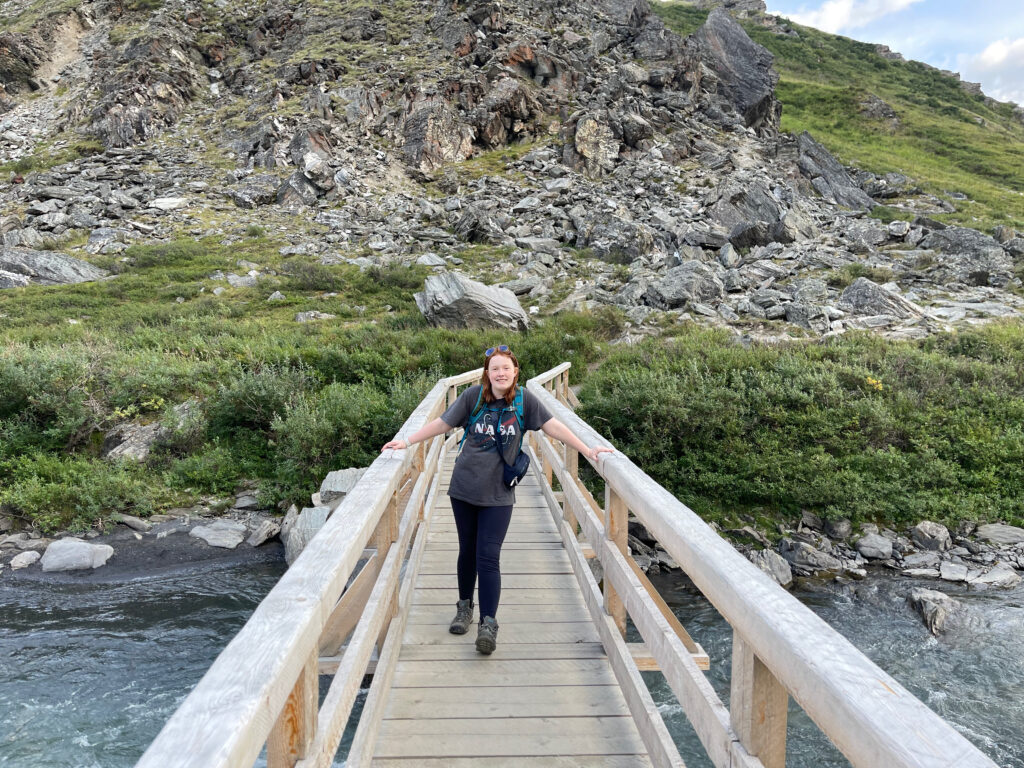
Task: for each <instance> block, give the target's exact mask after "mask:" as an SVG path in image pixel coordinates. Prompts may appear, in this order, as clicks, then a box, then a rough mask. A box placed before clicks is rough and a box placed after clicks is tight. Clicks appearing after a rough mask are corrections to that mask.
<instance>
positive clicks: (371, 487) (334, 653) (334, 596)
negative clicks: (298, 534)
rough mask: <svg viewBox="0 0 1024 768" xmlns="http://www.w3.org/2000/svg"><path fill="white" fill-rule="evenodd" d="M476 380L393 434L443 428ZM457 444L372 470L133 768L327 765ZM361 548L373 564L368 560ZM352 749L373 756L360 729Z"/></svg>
mask: <svg viewBox="0 0 1024 768" xmlns="http://www.w3.org/2000/svg"><path fill="white" fill-rule="evenodd" d="M480 375H481V371H480V370H476V371H471V372H469V373H466V374H463V375H461V376H454V377H451V378H448V379H442V380H441V381H439V382H438V383H437V384H436V385H435V386H434V388H433V389H432V390H431V391H430V393H429V394H428V395H427V396H426V397H425V398H424V399H423V401H422V402H421V403H420V405H419V406H418V407H417V408H416V410H415V411H414V412H413V414H412V415H411V416H410V417H409V419H408V420H407V421H406V422H405V424H404V425H403V427H402V429H401V431H400V432H399V434H400V435H409V434H411V433H412V432H414V431H415V430H417V429H419V428H420V427H421V426H423V425H424V424H426V423H428V422H429V421H431V420H433V419H434V418H436V417H437V416H439V415H440V414H441V413H442V412H443V411H444V409H445V407H446V406H447V405H448V404H450V403H451V402H453V401H454V399H455V397H456V395H457V393H458V388H459V387H460V386H463V385H465V384H467V383H470V382H475V381H478V380H479V378H480ZM452 443H453V438H448V439H447V440H445V438H444V437H443V436H441V437H437V438H434V439H433V440H432V441H429V442H426V443H420V444H419V445H417V446H415V447H414V448H413V449H412V450H405V451H385V452H384V453H382V454H381V455H380V456H379V457H378V458H377V459H375V460H374V462H373V463H372V464H371V465H370V466H369V468H368V469H367V471H366V472H365V473H364V474H363V476H362V478H361V479H360V480H359V482H358V483H357V484H356V486H355V487H354V488H353V489H352V490H351V492H349V494H348V495H347V496H346V497H345V499H344V500H343V501H342V503H341V505H340V506H339V507H338V508H337V509H336V510H335V511H334V512H333V514H332V515H331V516H330V518H328V520H327V523H326V524H325V525H324V527H323V528H322V529H321V530H320V531H319V533H317V534H316V536H314V537H313V539H312V540H311V541H310V543H309V544H308V545H307V546H306V548H305V549H304V550H303V552H302V554H301V555H300V556H299V557H298V558H297V559H296V560H295V562H294V563H293V564H292V566H291V567H290V568H289V569H288V571H287V572H286V573H285V574H284V576H282V577H281V579H280V581H279V582H278V583H277V584H276V585H275V586H274V588H273V589H272V590H271V591H270V593H269V594H268V595H267V596H266V597H265V598H264V600H263V602H261V603H260V605H259V606H258V607H257V608H256V610H255V612H254V613H253V615H252V617H251V618H250V619H249V621H248V622H247V623H246V624H245V626H244V627H242V629H241V630H240V631H239V633H238V635H236V636H235V638H234V639H233V640H232V641H231V642H230V643H229V644H228V646H227V647H226V648H225V649H224V651H223V652H222V653H221V654H220V656H218V657H217V659H216V661H214V663H213V665H212V666H211V667H210V669H209V670H208V671H207V673H206V674H205V675H204V676H203V678H202V679H201V680H200V681H199V683H198V684H197V685H196V687H195V688H194V689H193V690H192V692H191V693H190V694H189V695H188V697H187V698H186V699H185V701H184V702H182V704H181V706H180V707H179V708H178V710H177V711H176V712H175V713H174V715H173V716H172V717H171V719H170V720H168V722H167V723H166V725H165V726H164V728H163V730H161V731H160V733H159V734H158V735H157V737H156V739H155V740H154V741H153V743H152V744H151V745H150V747H149V749H147V750H146V752H145V754H144V755H143V756H142V758H141V759H140V760H139V762H138V764H137V766H138V768H168V766H182V767H183V768H184V767H185V766H188V767H191V768H228V767H229V766H231V767H234V766H249V765H252V764H253V763H254V762H255V760H256V758H257V757H258V756H259V754H260V752H261V751H262V749H263V747H264V745H266V750H267V766H268V768H282V767H283V766H287V767H288V768H291V766H296V765H298V766H303V768H313V766H329V765H331V763H332V762H333V760H334V755H335V753H336V752H337V750H338V744H339V743H340V741H341V737H342V735H343V733H344V729H345V726H346V724H347V723H348V719H349V715H350V714H351V711H352V705H353V703H354V702H355V698H356V694H357V692H358V690H359V685H360V683H361V681H362V679H363V675H364V673H365V672H366V670H367V668H368V665H369V663H370V660H371V656H372V655H373V652H374V649H375V648H377V649H379V650H380V654H381V656H382V657H383V656H384V655H385V654H386V653H387V652H388V644H387V643H385V642H384V638H385V636H386V635H388V633H389V629H390V630H391V635H392V636H393V635H395V634H398V635H400V634H401V626H397V627H396V626H393V625H396V624H401V623H402V622H401V621H393V619H394V618H395V617H396V616H399V617H403V619H404V616H405V615H407V613H408V612H407V611H403V610H402V609H403V608H404V607H405V606H406V604H407V602H408V600H409V596H410V595H409V589H408V587H409V584H408V580H406V581H405V583H402V584H401V585H400V579H399V576H400V573H401V569H402V564H403V562H404V561H405V559H406V554H407V550H408V549H409V545H410V542H415V543H414V544H413V549H412V553H411V554H410V558H412V559H415V558H416V557H417V556H418V554H417V553H418V552H419V553H421V552H422V549H423V546H424V543H425V539H426V535H425V534H426V526H420V521H421V520H422V519H423V515H424V510H429V509H431V508H432V504H433V498H434V496H435V495H436V494H437V492H438V478H439V477H440V475H439V473H438V472H437V471H436V469H437V467H438V466H439V463H440V462H442V461H443V459H444V454H445V452H446V451H447V450H449V449H450V448H451V446H452ZM414 537H415V538H414ZM368 548H370V549H372V550H373V552H372V553H370V554H369V558H368V559H366V557H365V555H366V554H368V552H367V550H368ZM361 560H365V563H364V564H363V566H362V569H361V570H360V571H359V572H358V574H357V575H356V577H355V579H354V580H353V581H352V584H351V585H350V586H349V587H348V589H346V588H345V587H346V584H347V583H348V581H349V578H350V577H351V576H352V574H353V572H354V571H355V570H356V567H357V566H358V564H359V563H360V561H361ZM409 570H410V571H414V570H415V569H414V568H410V569H409ZM343 592H344V594H343ZM346 638H347V642H345V641H346ZM343 644H344V647H343V648H342V645H343ZM391 648H394V643H392V644H391ZM323 657H327V658H329V659H332V661H333V663H332V664H331V665H330V666H331V667H332V668H333V670H334V671H335V675H334V678H333V680H332V682H331V686H330V688H329V690H328V691H327V695H326V698H325V699H324V702H323V705H322V706H320V707H319V708H318V703H319V690H318V682H319V681H318V672H319V665H320V660H321V658H323ZM382 660H383V659H382ZM381 666H383V665H381ZM367 709H372V702H370V701H367V703H366V705H365V706H364V711H366V710H367ZM356 740H357V745H354V746H353V752H356V751H358V750H359V749H362V750H363V751H364V752H365V751H366V749H365V747H359V746H358V745H360V744H361V745H365V744H367V743H369V744H370V746H371V747H372V742H373V739H372V738H370V734H368V733H367V732H366V729H365V728H364V729H362V731H361V732H357V734H356ZM350 763H351V764H353V765H354V764H355V763H352V761H350Z"/></svg>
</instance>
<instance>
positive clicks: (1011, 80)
mask: <svg viewBox="0 0 1024 768" xmlns="http://www.w3.org/2000/svg"><path fill="white" fill-rule="evenodd" d="M958 62H959V67H960V73H961V75H962V76H963V78H964V79H965V80H977V81H980V82H981V83H982V86H983V88H984V89H985V93H986V94H988V95H989V96H992V97H993V98H996V99H999V100H1000V101H1014V102H1016V103H1018V104H1024V37H1018V38H1017V39H1016V40H1010V39H1009V38H1004V39H1002V40H996V41H995V42H994V43H990V44H989V45H988V47H986V48H985V50H983V51H982V52H981V53H976V54H961V55H960V56H959V57H958Z"/></svg>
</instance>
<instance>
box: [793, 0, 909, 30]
mask: <svg viewBox="0 0 1024 768" xmlns="http://www.w3.org/2000/svg"><path fill="white" fill-rule="evenodd" d="M921 1H922V0H827V2H825V3H824V4H823V5H822V6H821V7H820V8H817V9H814V10H804V9H803V8H801V9H800V10H799V11H798V12H797V13H789V14H784V15H786V16H788V17H789V18H790V19H792V20H793V21H795V22H796V23H797V24H803V25H804V26H807V27H815V28H816V29H820V30H823V31H825V32H832V33H836V32H841V31H843V30H846V29H857V28H859V27H866V26H867V25H868V24H871V23H872V22H874V21H877V20H878V19H880V18H882V17H883V16H888V15H890V14H892V13H898V12H900V11H902V10H903V9H904V8H907V7H909V6H911V5H913V4H914V3H919V2H921Z"/></svg>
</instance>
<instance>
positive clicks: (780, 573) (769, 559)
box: [747, 549, 793, 587]
mask: <svg viewBox="0 0 1024 768" xmlns="http://www.w3.org/2000/svg"><path fill="white" fill-rule="evenodd" d="M747 557H748V558H749V559H750V562H752V563H753V564H754V565H756V566H757V567H758V568H760V569H761V570H762V571H764V572H765V573H767V574H768V575H769V576H771V578H772V579H773V580H774V581H775V582H776V583H778V584H780V585H782V586H783V587H788V586H789V585H790V584H792V583H793V570H792V569H791V568H790V567H789V562H788V561H787V560H786V559H785V558H784V557H782V556H781V555H779V554H778V553H776V552H773V551H772V550H770V549H761V550H758V551H756V552H750V553H749V554H748V555H747Z"/></svg>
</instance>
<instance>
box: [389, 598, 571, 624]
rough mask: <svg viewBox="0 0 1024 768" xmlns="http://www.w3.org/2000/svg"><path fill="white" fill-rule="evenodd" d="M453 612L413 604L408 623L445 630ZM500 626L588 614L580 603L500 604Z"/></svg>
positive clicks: (545, 621) (569, 619)
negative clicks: (441, 627) (435, 625)
mask: <svg viewBox="0 0 1024 768" xmlns="http://www.w3.org/2000/svg"><path fill="white" fill-rule="evenodd" d="M453 615H454V612H453V611H451V610H449V609H446V608H438V607H437V606H426V605H414V606H413V607H412V609H411V610H410V611H409V624H437V625H439V626H443V627H444V628H445V630H447V628H448V625H449V624H450V623H451V620H452V616H453ZM498 617H499V618H500V620H501V628H502V629H505V628H506V625H507V626H511V625H512V624H523V623H527V622H529V623H532V624H537V623H548V622H567V621H571V622H579V621H582V622H589V621H590V614H589V613H587V610H586V608H584V607H583V606H582V605H578V604H577V605H560V604H555V605H501V606H499V608H498Z"/></svg>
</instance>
